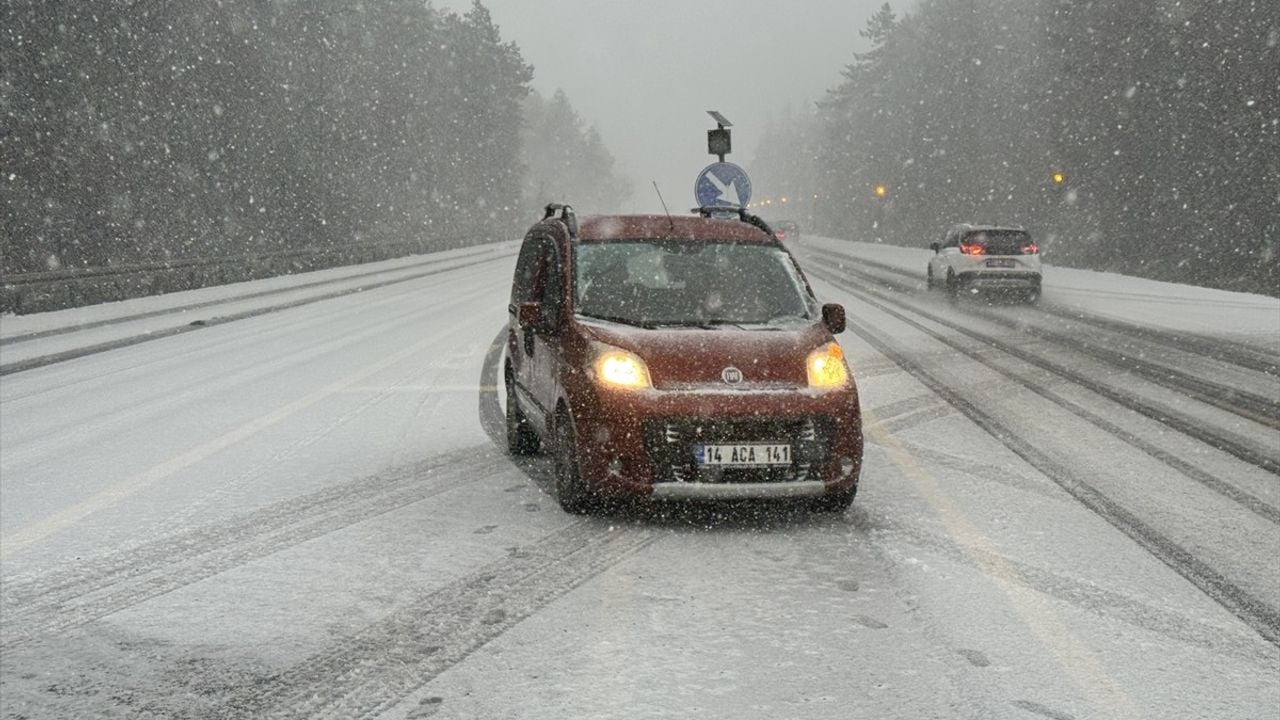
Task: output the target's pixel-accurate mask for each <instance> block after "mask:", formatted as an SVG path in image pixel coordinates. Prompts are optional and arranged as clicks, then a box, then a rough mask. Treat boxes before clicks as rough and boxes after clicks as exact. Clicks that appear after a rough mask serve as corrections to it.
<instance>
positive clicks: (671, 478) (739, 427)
mask: <svg viewBox="0 0 1280 720" xmlns="http://www.w3.org/2000/svg"><path fill="white" fill-rule="evenodd" d="M832 427H833V423H832V421H831V419H830V418H825V417H799V418H795V417H788V418H747V419H727V420H726V419H721V418H715V419H709V418H679V419H667V420H650V421H648V422H646V423H645V426H644V444H645V451H646V452H647V453H648V454H649V460H650V461H651V462H652V463H653V474H654V482H711V483H734V482H796V481H801V480H822V479H823V477H822V471H823V468H824V466H825V461H826V460H827V457H828V455H829V450H828V448H829V447H830V444H831V435H832ZM763 442H771V443H790V444H791V464H790V465H780V466H770V467H759V468H743V467H705V466H704V467H699V466H698V465H697V464H695V462H694V446H695V445H698V444H707V443H763Z"/></svg>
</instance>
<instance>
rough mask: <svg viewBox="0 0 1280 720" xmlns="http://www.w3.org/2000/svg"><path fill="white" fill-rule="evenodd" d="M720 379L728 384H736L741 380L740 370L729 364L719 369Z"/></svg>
mask: <svg viewBox="0 0 1280 720" xmlns="http://www.w3.org/2000/svg"><path fill="white" fill-rule="evenodd" d="M720 379H721V380H724V381H725V382H726V383H728V384H729V385H737V384H738V383H740V382H742V371H741V370H739V369H738V368H736V367H734V366H732V365H730V366H729V367H727V368H725V369H723V370H721V371H720Z"/></svg>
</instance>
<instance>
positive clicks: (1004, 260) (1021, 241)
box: [927, 223, 1041, 303]
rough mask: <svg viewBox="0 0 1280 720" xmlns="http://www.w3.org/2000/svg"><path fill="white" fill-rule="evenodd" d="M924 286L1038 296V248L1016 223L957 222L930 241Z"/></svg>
mask: <svg viewBox="0 0 1280 720" xmlns="http://www.w3.org/2000/svg"><path fill="white" fill-rule="evenodd" d="M929 247H930V248H932V249H933V257H931V258H929V267H928V270H927V281H928V286H929V289H930V290H932V289H934V288H939V287H941V288H945V289H946V290H947V291H948V292H951V293H952V294H961V293H967V294H982V293H1002V294H1014V295H1016V296H1019V297H1021V298H1022V299H1023V300H1024V301H1026V302H1029V303H1033V302H1035V301H1037V300H1039V299H1040V279H1041V272H1040V248H1039V247H1037V246H1036V244H1035V242H1033V241H1032V239H1031V235H1030V234H1029V233H1028V232H1027V231H1026V230H1024V229H1022V228H1020V227H1001V226H997V225H971V224H967V223H965V224H960V225H955V226H952V227H951V228H950V229H949V230H947V232H946V234H945V235H943V238H942V241H941V242H935V243H931V244H930V245H929Z"/></svg>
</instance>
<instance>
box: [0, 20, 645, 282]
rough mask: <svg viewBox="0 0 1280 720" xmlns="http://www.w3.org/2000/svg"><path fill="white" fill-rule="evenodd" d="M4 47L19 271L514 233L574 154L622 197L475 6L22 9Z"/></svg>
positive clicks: (2, 108) (600, 158)
mask: <svg viewBox="0 0 1280 720" xmlns="http://www.w3.org/2000/svg"><path fill="white" fill-rule="evenodd" d="M0 44H2V45H3V47H2V48H0V114H2V115H3V117H4V127H3V130H0V132H2V133H3V134H2V135H0V168H2V174H0V187H3V189H4V196H5V197H4V200H5V202H4V205H5V212H4V215H3V218H0V223H2V226H0V231H2V232H0V271H3V272H5V273H17V272H31V271H40V270H48V269H56V268H66V267H86V266H95V267H96V266H105V265H112V264H127V263H130V262H137V261H154V260H157V259H160V260H163V259H166V258H190V257H214V256H228V255H232V256H238V255H252V254H254V253H268V252H273V251H281V250H292V249H300V248H316V249H332V248H335V247H338V248H340V247H343V246H346V245H351V244H358V243H366V242H378V241H382V240H392V239H397V238H406V237H410V238H415V239H416V238H427V239H430V240H432V241H434V242H436V243H438V245H439V246H440V247H441V248H443V247H449V246H457V245H463V244H474V243H480V242H489V241H492V240H496V239H505V238H507V237H511V236H512V235H513V234H518V233H519V232H520V231H521V230H522V229H523V228H524V227H527V225H528V224H529V223H530V222H531V221H532V219H533V215H534V213H535V210H534V208H532V207H530V205H531V204H532V203H533V202H535V201H538V200H540V199H541V198H539V197H534V196H535V195H536V194H537V193H538V191H537V187H538V186H539V185H541V186H543V187H546V186H547V182H546V180H545V178H546V177H548V176H549V174H550V173H551V172H552V170H550V169H548V167H546V166H547V165H549V164H551V163H553V162H559V161H561V160H563V158H565V157H578V156H587V155H589V156H590V157H591V158H592V162H590V163H586V164H584V163H577V164H576V165H574V167H575V169H576V170H578V171H580V172H588V173H591V172H594V173H598V175H597V176H594V177H588V178H584V179H583V181H584V182H592V181H594V182H595V183H598V184H599V185H601V186H604V185H609V186H613V187H621V186H620V185H617V184H616V183H614V182H613V181H614V179H615V178H614V177H613V175H612V162H613V159H612V157H611V156H610V155H609V154H608V151H607V150H605V149H604V147H603V144H602V143H601V142H600V139H599V137H598V135H596V134H595V133H594V131H593V130H591V129H590V128H587V127H585V125H584V124H583V123H582V122H581V120H580V119H579V118H578V117H577V116H576V114H574V113H573V111H572V108H571V106H569V103H568V99H567V98H565V97H563V94H560V95H558V96H557V97H556V99H555V101H554V103H553V106H554V108H555V109H556V110H557V111H558V112H560V113H561V114H560V115H559V116H556V117H549V116H547V113H546V112H542V110H543V105H545V104H546V103H545V102H542V101H541V100H540V98H536V97H531V94H530V87H529V83H530V80H531V79H532V76H533V75H532V73H533V69H532V68H531V67H530V66H529V65H527V64H526V63H525V62H524V60H523V58H522V56H521V53H520V50H519V48H518V47H517V46H516V45H515V44H513V43H511V42H507V41H504V40H503V39H502V37H501V34H500V32H499V28H498V27H497V26H496V25H495V24H494V22H493V20H492V18H491V16H490V14H489V12H488V10H487V9H486V8H485V7H484V6H483V5H482V4H481V3H480V2H478V0H477V2H475V3H474V4H473V6H472V7H471V9H470V10H469V11H467V12H466V13H464V14H461V15H460V14H457V13H454V12H449V11H442V10H438V9H436V8H434V7H433V6H432V5H431V4H430V2H424V1H423V0H379V1H378V2H373V3H351V2H347V1H345V0H298V1H297V2H287V3H282V2H270V1H267V0H256V1H253V2H202V3H143V2H114V1H107V0H102V1H98V0H9V2H6V3H5V4H4V7H3V10H0ZM531 107H532V108H534V109H536V110H538V111H539V112H538V119H537V122H536V123H532V124H531V123H528V122H526V115H527V113H528V112H529V110H530V108H531ZM531 146H539V147H543V146H546V147H544V149H543V150H542V151H540V153H531V152H529V151H528V148H529V147H531ZM539 178H542V181H541V182H540V183H539V181H538V179H539ZM615 199H616V198H615Z"/></svg>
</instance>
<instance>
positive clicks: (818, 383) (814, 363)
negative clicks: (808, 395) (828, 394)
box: [805, 342, 849, 388]
mask: <svg viewBox="0 0 1280 720" xmlns="http://www.w3.org/2000/svg"><path fill="white" fill-rule="evenodd" d="M805 368H806V369H807V370H808V371H809V387H822V388H829V387H842V386H844V385H847V384H849V368H848V366H846V365H845V364H844V350H841V349H840V346H839V345H838V344H837V343H833V342H831V343H827V344H826V345H823V346H822V347H820V348H818V349H817V350H814V351H813V352H811V353H809V358H808V359H807V360H805Z"/></svg>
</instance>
